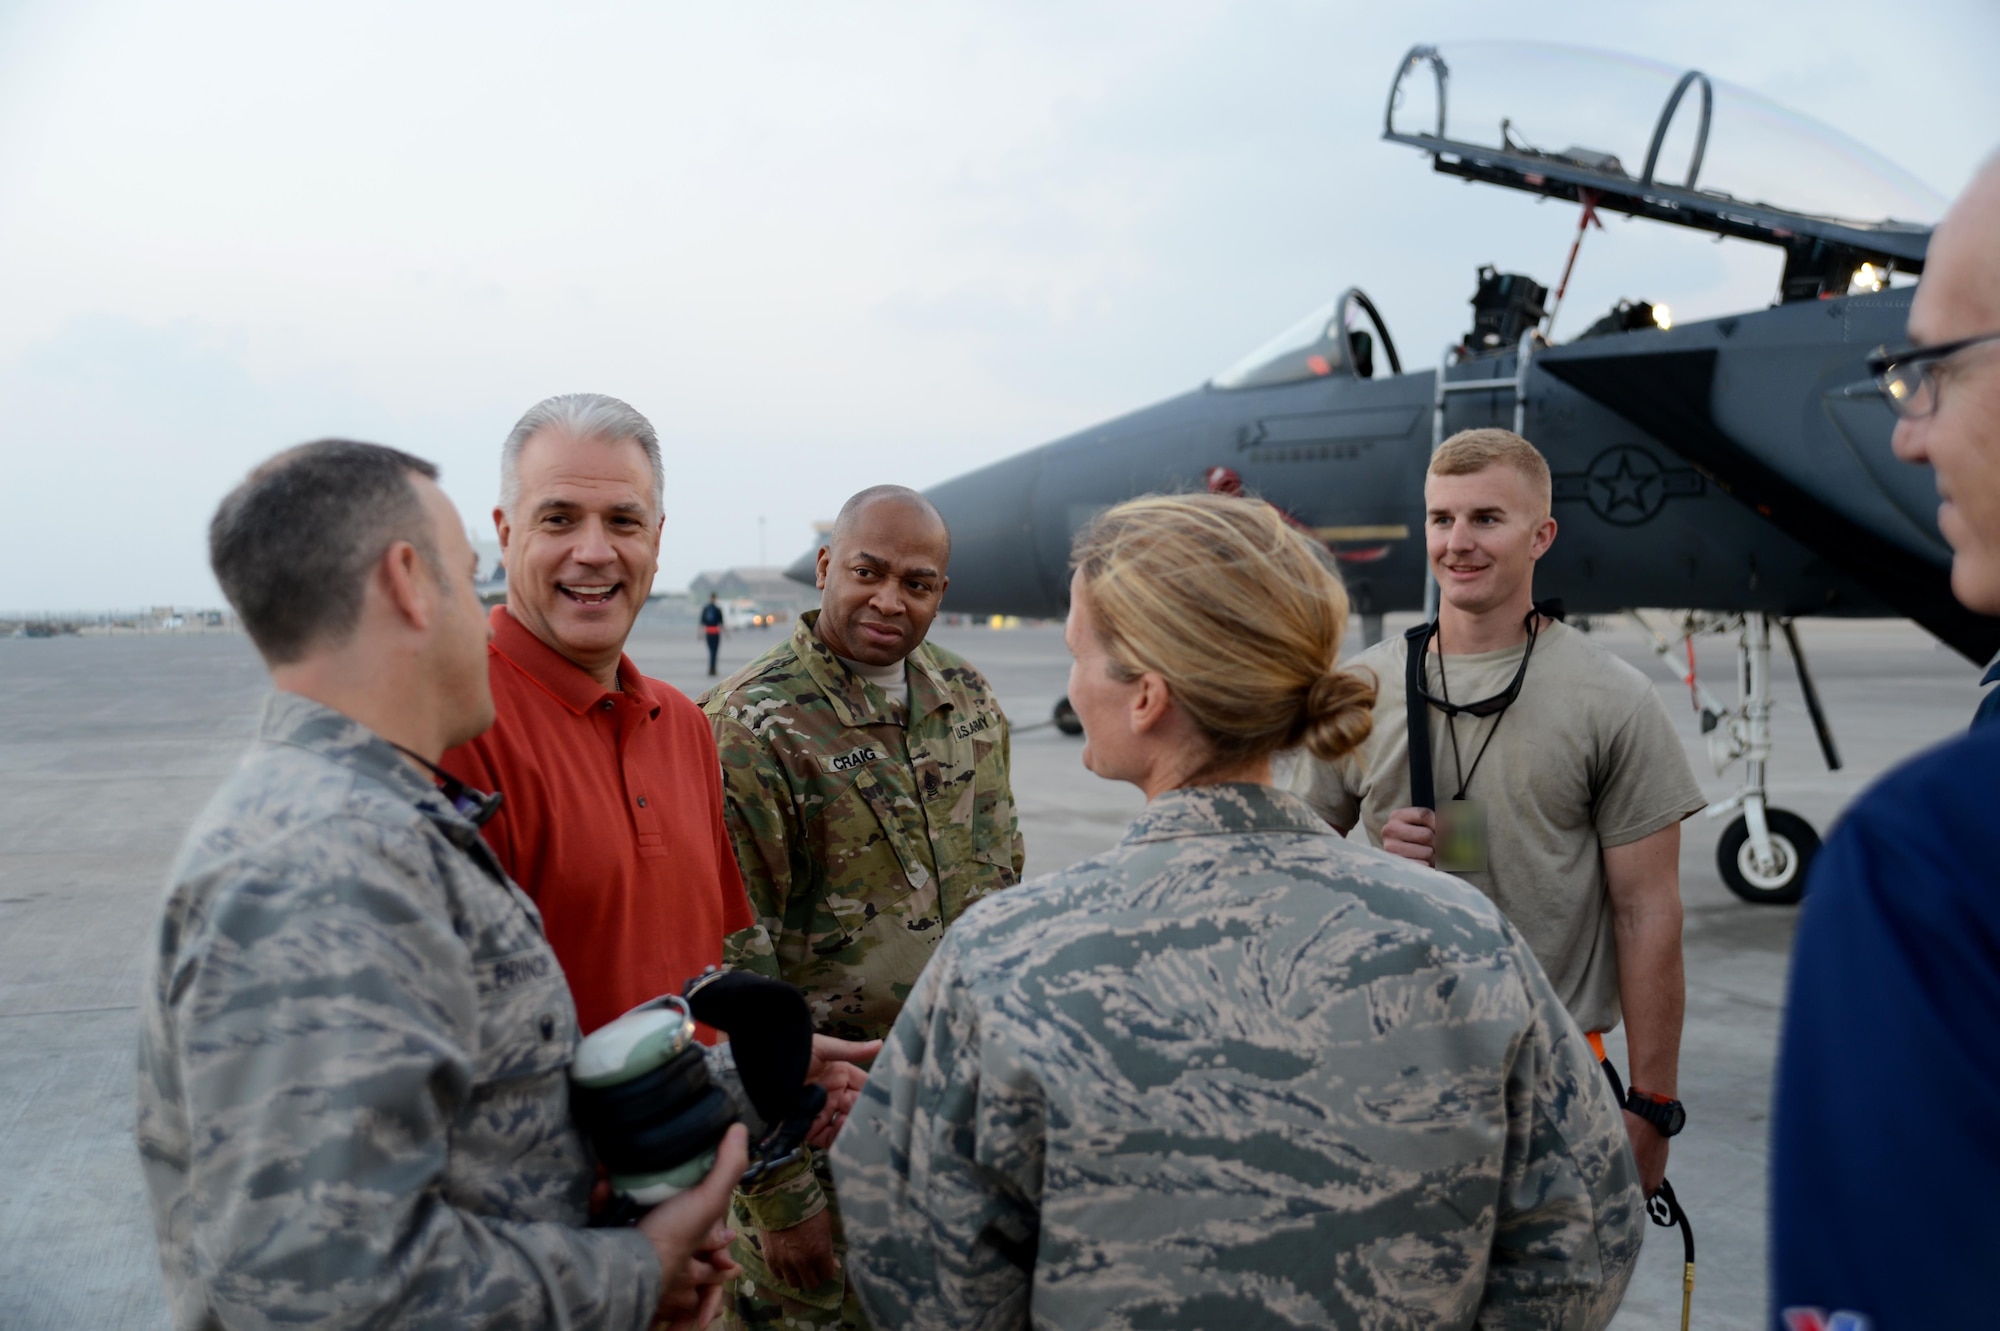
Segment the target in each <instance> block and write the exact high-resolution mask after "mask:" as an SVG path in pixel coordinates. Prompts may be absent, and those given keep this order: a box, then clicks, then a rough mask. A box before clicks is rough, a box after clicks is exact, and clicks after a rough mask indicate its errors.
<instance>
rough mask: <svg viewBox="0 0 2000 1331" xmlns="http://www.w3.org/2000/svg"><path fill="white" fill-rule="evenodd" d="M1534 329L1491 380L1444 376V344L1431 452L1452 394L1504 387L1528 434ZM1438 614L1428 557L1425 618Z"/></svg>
mask: <svg viewBox="0 0 2000 1331" xmlns="http://www.w3.org/2000/svg"><path fill="white" fill-rule="evenodd" d="M1535 337H1536V330H1535V329H1533V328H1530V329H1528V330H1527V331H1526V332H1524V333H1522V334H1521V341H1520V343H1519V344H1518V345H1517V346H1516V348H1515V352H1514V373H1512V374H1510V375H1504V376H1501V377H1497V378H1492V379H1453V380H1447V379H1446V378H1445V371H1446V370H1448V369H1450V368H1451V358H1452V356H1453V355H1454V354H1455V353H1456V352H1457V351H1458V348H1457V347H1455V346H1454V347H1446V348H1445V349H1444V354H1443V355H1442V356H1440V357H1439V358H1438V368H1437V380H1436V382H1435V383H1434V384H1433V385H1432V388H1431V452H1432V453H1436V452H1437V451H1438V448H1439V447H1440V446H1441V445H1442V444H1443V443H1444V405H1445V401H1446V399H1447V398H1448V397H1449V396H1450V395H1451V394H1453V393H1490V392H1496V391H1500V390H1505V391H1507V392H1510V393H1512V394H1513V395H1514V433H1515V434H1518V435H1521V436H1523V437H1524V438H1525V437H1526V435H1527V433H1528V366H1529V364H1530V362H1532V361H1533V359H1534V353H1535ZM1437 616H1438V584H1437V574H1436V573H1434V572H1432V571H1431V564H1430V560H1429V559H1428V558H1426V559H1425V560H1424V618H1425V619H1426V620H1429V621H1431V622H1433V623H1435V622H1436V621H1437Z"/></svg>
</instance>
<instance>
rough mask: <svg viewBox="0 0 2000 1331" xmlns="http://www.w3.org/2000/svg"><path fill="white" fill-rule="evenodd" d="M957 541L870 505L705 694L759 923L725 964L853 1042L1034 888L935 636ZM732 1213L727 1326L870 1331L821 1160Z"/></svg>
mask: <svg viewBox="0 0 2000 1331" xmlns="http://www.w3.org/2000/svg"><path fill="white" fill-rule="evenodd" d="M949 539H950V538H949V536H948V534H947V533H946V532H945V530H944V524H943V522H942V520H941V519H939V518H938V516H937V513H936V511H935V510H934V509H932V508H931V507H930V505H929V504H928V503H927V502H926V501H924V500H923V499H922V497H921V496H919V495H916V494H915V493H914V492H913V491H908V490H903V489H901V488H900V487H879V488H877V489H875V490H869V491H863V492H862V493H861V494H860V495H857V496H855V498H854V499H852V500H850V501H849V502H848V504H847V505H846V506H845V507H843V509H842V510H841V518H840V521H839V522H838V523H836V525H835V528H834V531H833V533H832V535H831V537H830V540H829V544H828V547H827V548H826V549H824V550H822V551H821V552H820V570H819V582H820V586H821V588H822V589H823V596H822V602H821V609H820V610H818V611H814V612H808V613H807V614H805V615H803V616H802V617H801V618H800V621H799V624H798V625H797V627H796V628H795V629H794V631H793V633H792V636H791V639H790V641H788V642H786V643H784V644H782V645H780V646H779V647H777V648H775V649H773V650H772V651H770V652H768V653H766V654H765V655H764V656H763V657H762V658H761V659H759V660H758V661H756V662H754V663H752V664H751V665H749V666H747V667H745V668H744V669H743V670H741V671H740V672H738V673H737V674H736V675H735V676H733V677H732V678H730V679H729V680H727V681H725V682H724V683H723V684H721V685H720V686H718V687H717V688H716V689H715V690H714V691H713V692H711V693H709V694H708V695H707V696H706V697H704V698H703V699H702V707H703V709H704V710H705V711H706V712H707V713H708V714H709V716H710V717H711V718H712V719H713V722H714V726H715V739H716V747H717V749H718V750H719V752H720V753H721V757H722V769H723V793H724V811H725V818H726V821H727V823H728V826H729V832H730V836H731V838H732V839H733V841H734V842H735V846H736V856H737V860H738V862H739V864H740V865H741V867H742V870H743V880H744V884H745V886H746V887H747V888H748V889H749V893H750V904H751V909H752V911H753V912H754V913H755V915H756V916H757V920H758V923H757V926H756V927H755V928H753V929H750V930H746V931H745V932H743V933H741V934H738V935H736V936H735V937H734V938H732V939H731V940H730V943H729V946H728V957H729V961H730V963H731V964H732V965H735V966H741V967H745V968H748V969H751V970H756V971H759V972H761V973H763V974H766V975H771V976H775V977H777V978H780V979H784V980H787V981H789V982H790V983H792V984H795V985H798V986H799V987H800V988H801V989H803V990H804V991H805V993H806V996H807V999H808V1000H809V1001H810V1003H811V1004H812V1008H813V1013H814V1018H815V1021H816V1023H817V1025H818V1028H819V1029H820V1031H822V1032H823V1033H826V1034H831V1035H836V1036H839V1037H841V1038H844V1039H850V1040H870V1039H878V1038H880V1037H881V1036H882V1035H884V1034H886V1033H887V1031H888V1029H889V1025H890V1023H891V1022H893V1021H894V1020H895V1018H896V1013H897V1011H898V1010H899V1009H900V1008H901V1006H902V1003H903V1000H904V998H905V997H906V996H907V995H908V994H909V992H910V987H911V986H912V985H913V984H915V983H916V979H917V976H918V975H919V973H921V972H922V970H923V968H924V963H925V962H926V961H928V960H929V959H930V957H931V954H932V953H933V951H934V950H935V949H936V947H937V945H938V940H939V939H940V938H941V937H943V936H944V935H945V931H946V928H947V926H949V925H950V924H951V923H952V921H954V920H955V919H957V918H958V916H959V914H960V913H961V912H962V911H963V910H965V908H966V907H967V906H968V905H970V904H971V903H972V902H974V901H976V900H978V899H979V898H981V897H983V896H985V895H986V894H987V893H989V892H992V891H994V890H995V889H997V888H1001V887H1005V886H1008V885H1009V884H1012V883H1015V882H1017V881H1019V878H1020V872H1021V865H1022V845H1021V836H1020V832H1019V829H1018V825H1017V820H1016V818H1015V815H1014V803H1013V797H1012V793H1011V790H1010V788H1009V784H1008V730H1007V718H1006V717H1005V715H1003V714H1002V713H1001V711H1000V708H999V705H998V704H997V703H996V702H995V701H994V700H993V696H992V694H991V692H990V691H989V690H988V689H987V686H986V681H985V680H984V679H983V678H982V677H981V676H980V674H979V672H977V671H976V670H974V669H973V668H972V667H970V666H969V665H967V664H966V663H965V662H964V661H962V660H960V659H959V658H958V657H957V656H955V655H953V654H952V653H950V652H947V651H945V650H943V649H941V648H939V647H936V646H932V645H930V644H928V643H925V642H924V641H923V639H924V634H925V632H926V631H927V630H928V628H929V626H930V622H931V619H932V617H933V616H934V615H935V613H936V610H937V603H938V599H939V597H941V596H942V595H943V592H944V588H945V584H946V577H945V567H946V563H947V561H948V559H949V554H950V546H949ZM733 1220H734V1223H735V1226H736V1228H737V1229H738V1231H739V1233H741V1234H742V1235H743V1237H742V1238H741V1239H739V1241H738V1245H737V1248H736V1249H735V1251H734V1253H733V1254H732V1255H733V1256H734V1257H735V1258H736V1260H737V1261H739V1262H741V1263H742V1265H743V1266H744V1268H745V1272H746V1273H745V1275H744V1276H743V1278H742V1279H741V1280H740V1281H739V1282H738V1285H737V1290H738V1292H737V1295H736V1297H735V1299H734V1300H733V1306H732V1309H731V1314H730V1324H731V1325H732V1326H745V1325H747V1326H766V1325H780V1324H782V1325H786V1326H799V1327H828V1328H831V1327H843V1328H865V1327H866V1323H865V1322H863V1321H862V1320H861V1318H860V1310H859V1307H858V1305H857V1304H856V1303H855V1302H854V1299H853V1297H852V1295H851V1294H850V1293H848V1292H847V1290H846V1282H845V1279H844V1275H843V1273H842V1271H841V1265H840V1253H841V1252H842V1239H841V1235H840V1232H839V1229H838V1225H837V1221H838V1217H837V1215H836V1214H835V1211H834V1209H833V1182H832V1177H831V1175H830V1174H829V1173H828V1172H827V1169H826V1166H825V1163H824V1161H823V1160H815V1161H813V1162H811V1164H810V1165H799V1166H795V1167H793V1168H791V1169H790V1170H788V1171H784V1172H781V1173H780V1174H779V1175H777V1176H776V1177H775V1178H773V1179H771V1180H770V1181H768V1182H765V1183H760V1185H759V1186H758V1187H757V1188H756V1189H755V1190H753V1191H750V1192H746V1193H741V1194H739V1195H738V1198H737V1203H736V1207H735V1211H734V1214H733ZM788 1245H789V1248H788ZM795 1253H797V1254H802V1255H795Z"/></svg>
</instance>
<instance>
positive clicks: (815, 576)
mask: <svg viewBox="0 0 2000 1331" xmlns="http://www.w3.org/2000/svg"><path fill="white" fill-rule="evenodd" d="M785 576H786V577H788V578H790V579H791V580H792V581H793V582H803V583H804V584H805V585H806V586H808V587H810V586H812V585H813V584H814V583H815V582H817V581H819V550H818V548H817V547H815V548H814V549H811V550H808V551H806V552H805V553H804V554H802V555H800V556H799V557H798V558H797V559H794V560H793V561H792V562H791V563H790V564H788V565H786V567H785Z"/></svg>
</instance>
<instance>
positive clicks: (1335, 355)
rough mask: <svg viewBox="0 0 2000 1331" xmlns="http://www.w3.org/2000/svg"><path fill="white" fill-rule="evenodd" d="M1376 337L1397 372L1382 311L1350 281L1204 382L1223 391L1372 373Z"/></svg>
mask: <svg viewBox="0 0 2000 1331" xmlns="http://www.w3.org/2000/svg"><path fill="white" fill-rule="evenodd" d="M1364 319H1365V320H1367V323H1368V325H1369V326H1371V327H1373V329H1374V330H1375V331H1374V332H1373V333H1372V334H1371V333H1370V332H1369V331H1368V328H1367V327H1363V326H1362V320H1364ZM1378 341H1379V343H1380V344H1381V347H1382V354H1383V355H1384V356H1385V357H1387V359H1388V362H1389V373H1391V374H1401V373H1402V372H1403V362H1402V360H1401V359H1400V358H1399V357H1398V356H1397V355H1396V343H1395V340H1394V339H1392V338H1391V337H1390V336H1389V329H1388V326H1387V325H1386V324H1384V323H1383V322H1382V315H1381V312H1380V311H1378V310H1377V309H1376V308H1375V302H1374V301H1372V300H1370V299H1368V296H1367V293H1366V292H1364V291H1362V289H1361V288H1360V287H1349V288H1348V289H1347V290H1345V291H1343V292H1341V293H1340V295H1339V296H1338V297H1337V298H1335V299H1334V300H1333V301H1331V302H1330V303H1328V304H1325V305H1322V306H1320V307H1319V308H1318V309H1316V310H1314V311H1313V312H1312V313H1311V314H1308V315H1307V316H1306V317H1305V318H1303V319H1301V320H1299V321H1298V322H1297V323H1295V324H1293V325H1292V326H1291V327H1290V328H1287V329H1286V330H1285V331H1284V332H1282V333H1280V334H1278V335H1277V336H1276V337H1274V338H1272V339H1271V340H1270V341H1269V342H1266V343H1265V344H1264V345H1263V346H1261V347H1258V348H1257V349H1256V350H1255V351H1253V352H1251V353H1250V354H1249V355H1247V356H1245V357H1244V358H1243V359H1242V360H1239V361H1237V362H1236V363H1235V364H1234V365H1232V366H1230V367H1229V368H1228V369H1226V370H1224V371H1223V372H1222V373H1221V374H1218V375H1216V376H1215V378H1213V379H1211V380H1209V387H1211V388H1219V389H1223V390H1224V391H1227V390H1230V389H1237V388H1274V387H1276V386H1278V385H1280V384H1296V383H1303V382H1304V381H1306V380H1308V379H1325V378H1329V377H1331V376H1334V375H1345V376H1347V377H1350V378H1354V379H1373V378H1374V377H1375V347H1376V344H1377V343H1378Z"/></svg>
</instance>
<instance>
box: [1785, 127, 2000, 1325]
mask: <svg viewBox="0 0 2000 1331" xmlns="http://www.w3.org/2000/svg"><path fill="white" fill-rule="evenodd" d="M1909 336H1910V342H1911V344H1912V345H1911V346H1910V347H1909V348H1906V349H1904V350H1901V351H1897V352H1886V351H1885V352H1878V353H1877V354H1876V355H1875V356H1874V357H1873V358H1872V359H1871V361H1870V364H1869V368H1870V370H1871V371H1872V372H1873V373H1874V375H1875V379H1876V384H1877V386H1878V387H1879V388H1880V389H1881V390H1882V395H1883V397H1884V399H1885V400H1886V401H1887V402H1888V403H1889V405H1890V407H1891V408H1892V409H1893V410H1894V411H1895V413H1896V415H1897V417H1898V419H1897V422H1896V433H1895V450H1896V455H1897V456H1898V457H1900V458H1902V459H1903V460H1904V461H1906V462H1915V463H1924V462H1928V463H1929V464H1930V465H1931V467H1932V468H1933V470H1934V471H1935V472H1936V473H1937V488H1938V498H1939V500H1940V501H1941V502H1940V504H1939V507H1938V529H1939V530H1940V531H1941V532H1943V533H1944V537H1945V539H1946V540H1947V541H1948V542H1950V543H1951V549H1952V563H1951V589H1952V592H1953V594H1954V595H1956V596H1957V597H1958V599H1959V600H1960V601H1962V602H1964V603H1965V605H1966V606H1967V607H1968V608H1970V609H1972V610H1975V611H1978V612H1980V613H1982V614H2000V157H1996V158H1994V159H1992V160H1989V161H1988V162H1987V164H1986V166H1985V167H1984V168H1983V169H1982V170H1981V171H1980V172H1979V174H1978V175H1977V176H1976V177H1975V178H1974V180H1973V183H1972V184H1971V186H1970V187H1969V188H1967V190H1966V191H1965V193H1964V194H1963V195H1961V196H1960V197H1959V199H1958V201H1957V202H1955V203H1954V204H1953V205H1952V206H1951V209H1950V211H1949V212H1947V213H1946V214H1945V218H1944V220H1943V221H1942V222H1941V223H1939V225H1938V227H1937V230H1936V231H1935V232H1933V233H1932V235H1931V242H1930V251H1929V254H1928V255H1927V256H1926V259H1925V265H1924V274H1923V278H1922V280H1921V281H1920V282H1919V283H1918V285H1917V292H1916V298H1915V299H1914V300H1913V301H1912V302H1911V304H1910V324H1909ZM1996 810H2000V728H1997V727H1993V726H1979V727H1977V728H1975V729H1974V730H1973V731H1972V733H1970V734H1968V735H1965V736H1963V737H1961V738H1959V739H1956V740H1953V741H1952V742H1950V743H1948V744H1945V745H1942V746H1940V747H1939V748H1936V749H1933V750H1931V751H1930V752H1929V753H1926V754H1923V755H1922V756H1920V757H1918V758H1916V759H1914V760H1913V761H1911V762H1909V763H1907V764H1905V765H1904V766H1903V767H1901V768H1899V769H1897V770H1896V771H1895V772H1892V773H1890V774H1889V775H1888V776H1886V777H1884V778H1883V779H1882V780H1881V781H1880V782H1878V783H1877V784H1876V785H1875V787H1874V788H1873V789H1872V790H1870V791H1869V792H1868V793H1867V794H1865V795H1863V796H1862V797H1861V798H1860V799H1859V800H1857V801H1855V803H1854V804H1853V805H1852V806H1850V808H1849V809H1848V811H1847V813H1846V814H1845V815H1844V816H1843V817H1842V818H1841V821H1840V823H1839V825H1838V826H1837V827H1836V828H1835V830H1834V834H1833V836H1832V837H1831V838H1829V839H1828V841H1827V843H1826V845H1825V847H1824V848H1822V849H1821V851H1820V853H1819V855H1818V857H1817V858H1815V859H1814V861H1813V867H1812V871H1811V877H1810V878H1809V879H1808V880H1807V886H1806V906H1805V910H1804V912H1803V913H1802V915H1801V918H1800V920H1799V929H1798V935H1797V938H1796V940H1795V942H1794V944H1793V948H1792V969H1791V981H1790V985H1791V993H1790V996H1789V998H1788V1000H1787V1002H1786V1006H1785V1030H1784V1037H1783V1039H1782V1041H1781V1043H1780V1045H1779V1048H1780V1050H1781V1051H1782V1058H1781V1059H1780V1062H1779V1066H1778V1078H1777V1104H1776V1110H1775V1115H1774V1125H1773V1126H1774V1131H1773V1133H1772V1152H1771V1214H1772V1225H1771V1238H1772V1242H1771V1292H1772V1299H1773V1305H1772V1306H1773V1308H1774V1310H1775V1311H1776V1313H1777V1318H1778V1319H1782V1320H1780V1321H1779V1322H1778V1324H1779V1325H1781V1326H1804V1325H1810V1324H1815V1323H1812V1322H1810V1321H1809V1320H1808V1317H1809V1314H1810V1313H1811V1312H1812V1311H1814V1310H1819V1311H1822V1312H1827V1313H1831V1312H1834V1311H1839V1312H1846V1313H1851V1314H1854V1315H1856V1316H1857V1317H1859V1318H1865V1319H1867V1320H1866V1321H1853V1322H1851V1324H1852V1325H1856V1326H1865V1325H1869V1324H1871V1323H1872V1325H1873V1326H1874V1327H1875V1328H1876V1331H1887V1329H1888V1328H1894V1327H1905V1326H1910V1327H1932V1326H1939V1327H1942V1326H1990V1325H1992V1324H1993V1322H1994V1318H1995V1310H1996V1309H2000V1264H1996V1262H1995V1260H1994V1257H1995V1254H2000V1206H1996V1205H1995V1202H1994V1197H1995V1195H1996V1194H1997V1193H2000V1128H1996V1123H1997V1122H2000V1118H1997V1117H1996V1115H2000V818H1996V817H1995V812H1996Z"/></svg>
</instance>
